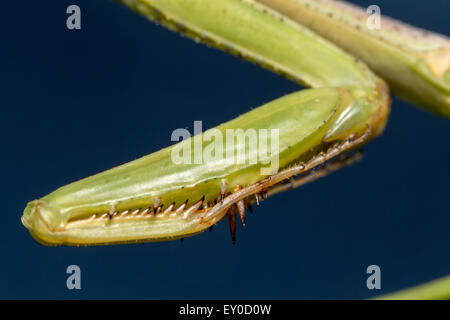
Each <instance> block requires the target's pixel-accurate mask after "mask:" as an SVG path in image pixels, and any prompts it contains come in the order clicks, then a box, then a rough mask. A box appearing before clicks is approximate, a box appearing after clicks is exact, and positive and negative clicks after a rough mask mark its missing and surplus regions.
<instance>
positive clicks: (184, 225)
mask: <svg viewBox="0 0 450 320" xmlns="http://www.w3.org/2000/svg"><path fill="white" fill-rule="evenodd" d="M122 2H124V3H125V4H127V5H129V6H130V7H131V8H133V9H134V10H137V11H138V12H140V13H142V14H143V15H145V16H146V17H148V18H150V19H151V20H154V21H156V22H159V23H161V24H163V25H164V26H166V27H169V28H170V29H173V30H176V31H177V32H180V33H183V34H184V35H186V36H189V37H191V38H193V39H195V40H197V41H199V42H204V43H207V44H209V45H212V46H215V47H218V48H220V49H223V50H227V51H229V52H230V53H233V54H235V55H239V56H241V57H243V58H246V59H248V60H250V61H253V62H255V63H260V64H261V65H262V66H264V67H266V68H268V69H270V70H273V71H275V72H278V73H280V74H283V75H285V76H287V77H289V78H291V79H293V80H296V81H298V82H299V83H302V84H305V85H308V86H310V87H312V88H311V89H306V90H302V91H299V92H296V93H292V94H290V95H287V96H284V97H281V98H279V99H277V100H274V101H272V102H270V103H268V104H265V105H263V106H261V107H259V108H256V109H253V110H251V111H249V112H247V113H245V114H243V115H241V116H239V117H237V118H236V119H233V120H231V121H229V122H226V123H224V124H222V125H220V126H218V127H216V128H213V129H210V130H208V131H205V132H203V133H202V134H199V135H197V136H194V137H192V138H190V139H187V140H184V141H182V142H180V143H178V144H175V145H173V146H170V147H168V148H165V149H162V150H159V151H157V152H154V153H152V154H150V155H147V156H145V157H142V158H140V159H138V160H135V161H132V162H130V163H127V164H124V165H122V166H119V167H116V168H113V169H111V170H108V171H105V172H102V173H99V174H97V175H94V176H91V177H88V178H85V179H82V180H79V181H77V182H74V183H71V184H69V185H66V186H64V187H61V188H59V189H57V190H56V191H54V192H52V193H50V194H49V195H47V196H45V197H43V198H41V199H39V200H34V201H32V202H30V203H29V204H28V206H27V207H26V208H25V211H24V214H23V216H22V222H23V224H24V225H25V226H26V227H27V228H28V229H29V230H30V233H31V234H32V236H33V237H34V238H35V239H36V240H37V241H39V242H41V243H43V244H47V245H59V244H66V245H97V244H117V243H129V242H145V241H163V240H171V239H177V238H184V237H187V236H190V235H193V234H197V233H199V232H201V231H204V230H205V229H207V228H209V227H210V226H212V225H214V224H215V223H217V222H218V221H220V220H221V219H222V218H223V217H225V216H226V215H227V213H228V216H229V217H230V226H231V229H232V230H233V229H234V228H235V212H236V211H237V212H238V213H239V216H240V217H241V219H242V221H243V222H244V221H245V220H244V219H245V212H243V211H245V206H246V205H247V204H249V203H251V202H252V201H255V200H256V201H258V197H259V196H260V195H264V194H266V193H267V192H275V191H276V190H277V189H276V187H280V188H283V187H282V186H283V185H284V184H285V182H286V181H291V180H289V179H292V177H295V176H297V175H299V174H305V172H307V171H310V170H311V169H313V168H315V167H317V166H319V165H320V164H322V163H324V162H326V161H328V160H330V159H332V158H333V157H336V156H338V155H340V154H342V153H344V152H346V151H349V150H352V149H354V148H357V147H358V146H360V145H361V144H363V143H365V142H367V141H368V140H370V139H372V138H374V137H375V136H376V135H378V134H380V133H381V132H382V130H383V128H384V126H385V124H386V119H387V115H388V113H389V105H390V98H389V94H388V88H387V86H386V84H385V83H384V81H383V80H382V79H380V78H378V77H377V76H376V75H374V74H373V73H372V72H371V71H370V70H369V69H368V68H367V67H366V66H365V65H364V64H363V63H362V62H358V61H355V59H354V58H353V57H352V56H350V55H348V54H347V53H345V52H344V51H342V50H341V49H339V48H337V47H336V46H335V45H333V44H331V43H330V42H328V41H327V40H324V39H322V38H321V37H320V36H318V35H316V34H315V33H313V32H312V31H310V30H308V29H306V28H305V27H303V26H301V25H300V24H298V23H297V22H295V21H293V20H290V19H289V18H287V17H285V16H284V15H281V14H279V13H277V12H276V11H274V10H272V9H270V8H268V7H266V6H264V5H262V4H260V3H258V2H256V1H251V0H155V1H150V0H135V1H122ZM230 130H231V131H232V132H240V133H242V135H240V136H238V137H236V140H235V141H236V143H232V144H228V143H226V145H225V144H224V145H218V144H217V143H218V142H220V139H219V138H218V136H227V134H228V133H229V132H230ZM249 130H250V131H251V130H255V131H256V132H263V131H264V130H266V131H264V132H271V133H272V132H275V133H276V135H274V136H272V135H270V137H268V141H267V146H268V148H269V149H270V150H271V152H270V155H268V154H267V155H264V156H263V157H261V150H262V149H263V148H261V146H259V148H256V150H255V148H252V147H251V143H246V141H247V139H251V137H250V135H248V136H247V133H249V132H250V131H249ZM233 139H234V137H233ZM199 141H200V142H203V143H204V144H205V148H202V149H201V150H200V152H199V150H197V149H196V147H195V146H196V142H199ZM227 142H228V141H227ZM267 146H266V147H267ZM272 146H275V147H274V148H271V147H272ZM258 149H259V150H258ZM211 150H214V152H211V153H210V155H212V154H214V156H213V157H211V158H212V159H210V160H208V161H206V162H201V161H200V162H198V163H197V162H195V161H194V163H189V162H183V161H181V162H176V161H175V162H174V157H173V155H174V154H180V153H179V151H183V152H182V153H183V158H184V157H185V156H187V159H198V158H199V157H201V156H205V155H206V152H207V151H211ZM229 154H231V155H235V154H244V155H246V156H248V158H249V159H256V158H258V156H259V159H258V160H257V161H255V162H251V161H246V162H236V161H228V160H229V159H230V158H229V157H228V155H229ZM233 159H234V158H232V160H233ZM269 163H270V165H269ZM274 163H276V166H275V167H272V164H274ZM322 172H325V171H322ZM306 174H307V173H306ZM305 179H307V178H305ZM305 181H306V180H305ZM278 190H281V189H278Z"/></svg>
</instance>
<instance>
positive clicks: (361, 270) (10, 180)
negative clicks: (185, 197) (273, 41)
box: [0, 0, 450, 299]
mask: <svg viewBox="0 0 450 320" xmlns="http://www.w3.org/2000/svg"><path fill="white" fill-rule="evenodd" d="M354 2H356V3H359V4H361V5H364V6H366V7H367V6H368V5H370V4H373V2H372V1H354ZM376 3H377V4H378V5H380V6H381V9H382V13H383V14H386V15H391V16H394V17H396V18H399V19H402V20H404V21H406V22H409V23H413V24H415V25H418V26H420V27H423V28H427V29H430V30H433V31H437V32H440V33H443V34H447V35H449V34H450V26H449V22H448V12H450V2H449V1H448V0H433V1H431V0H429V1H411V0H402V1H400V0H396V1H387V0H386V1H381V0H380V1H377V2H376ZM70 4H77V5H79V6H80V7H81V11H82V30H80V31H70V30H68V29H67V28H66V25H65V24H66V18H67V15H66V13H65V11H66V8H67V6H68V5H70ZM0 30H1V31H0V32H1V34H2V48H1V50H0V61H1V62H0V67H1V71H0V72H1V78H0V81H1V98H0V101H1V110H2V126H1V131H2V132H1V137H2V156H1V160H0V161H1V168H2V176H1V178H2V181H1V184H0V188H1V212H0V214H1V225H0V298H180V299H183V298H193V299H195V298H238V299H240V298H289V299H298V298H366V297H370V296H373V295H374V294H380V293H387V292H391V291H393V290H398V289H401V288H404V287H409V286H412V285H415V284H419V283H422V282H425V281H428V280H431V279H434V278H437V277H440V276H444V275H447V274H449V273H450V252H449V245H450V232H449V231H450V214H449V213H450V212H449V205H448V201H449V198H448V197H449V181H450V169H449V168H450V167H449V163H450V148H449V140H450V122H449V121H448V120H445V119H443V118H439V117H436V116H433V115H431V114H429V113H427V112H424V111H422V110H419V109H417V108H415V107H413V106H411V105H409V104H407V103H404V102H401V101H399V100H397V99H394V101H393V108H392V115H391V117H390V121H389V125H388V127H387V130H386V132H385V133H384V135H383V136H382V137H380V138H378V139H376V140H374V141H373V142H371V143H370V144H369V145H368V146H367V147H366V148H365V151H366V155H365V158H364V160H363V161H362V162H360V163H358V164H356V165H354V166H353V167H351V168H345V169H343V170H341V171H339V172H337V173H335V174H333V175H331V176H329V177H327V178H325V179H322V180H320V181H317V182H315V183H313V184H311V185H308V186H306V187H304V188H302V189H298V190H295V191H291V192H288V193H285V194H282V195H279V196H277V197H274V198H272V199H269V200H267V201H266V202H264V204H263V205H262V206H261V207H258V208H256V212H255V213H254V214H253V216H251V217H250V218H249V219H248V225H247V227H246V228H245V230H242V228H241V227H238V235H237V244H236V245H234V246H233V245H231V241H230V238H229V231H228V224H227V223H224V222H222V223H220V224H219V225H218V226H217V227H216V228H215V230H214V232H212V233H209V232H206V233H203V234H201V235H199V236H196V237H192V238H187V239H185V241H184V242H183V243H181V242H180V241H175V242H163V243H153V244H146V245H142V244H139V245H122V246H106V247H89V248H71V247H57V248H48V247H44V246H41V245H39V244H38V243H37V242H35V241H34V240H33V239H32V238H31V237H30V236H29V234H28V231H27V230H26V229H25V228H24V227H23V226H22V224H21V222H20V216H21V214H22V210H23V208H24V207H25V205H26V203H27V202H28V201H29V200H32V199H35V198H39V197H41V196H44V195H45V194H47V193H49V192H51V191H52V190H54V189H55V188H57V187H59V186H62V185H64V184H67V183H69V182H71V181H74V180H77V179H79V178H83V177H86V176H88V175H91V174H94V173H97V172H99V171H102V170H105V169H108V168H110V167H113V166H116V165H119V164H122V163H124V162H127V161H130V160H133V159H135V158H138V157H140V156H143V155H145V154H148V153H151V152H153V151H156V150H158V149H160V148H162V147H165V146H167V145H169V144H171V142H170V135H171V133H172V131H173V130H174V129H175V128H180V127H189V128H191V127H192V125H193V121H194V120H203V126H204V128H210V127H213V126H215V125H218V124H219V123H221V122H224V121H226V120H229V119H232V118H234V117H236V116H237V115H239V114H241V113H243V112H246V111H247V110H249V109H250V108H252V107H256V106H259V105H261V104H262V103H264V102H268V101H270V100H272V99H275V98H277V97H279V96H281V95H284V94H287V93H290V92H293V91H296V90H298V89H299V88H298V87H297V86H296V85H295V84H293V83H291V82H289V81H288V80H286V79H283V78H281V77H279V76H277V75H275V74H272V73H271V72H269V71H266V70H263V69H260V68H259V67H257V66H255V65H252V64H250V63H247V62H245V61H241V60H239V59H237V58H235V57H232V56H228V55H227V54H225V53H222V52H220V51H217V50H213V49H208V48H206V47H205V46H202V45H197V44H195V43H194V42H193V41H191V40H188V39H185V38H181V37H180V36H179V35H177V34H175V33H172V32H169V31H167V30H166V29H164V28H161V27H157V26H155V25H153V24H152V23H150V22H148V21H147V20H145V19H144V18H142V17H140V16H138V15H136V14H135V13H133V12H131V11H129V10H128V9H127V8H125V7H122V6H121V5H118V4H116V3H113V2H111V1H107V0H95V1H92V0H89V1H88V0H71V1H61V0H58V1H48V0H47V1H29V2H27V4H26V5H25V4H24V3H23V2H16V3H14V1H7V2H5V3H3V4H2V10H1V19H0ZM71 264H77V265H79V266H80V267H81V270H82V290H80V291H76V290H75V291H69V290H67V289H66V277H67V275H66V273H65V271H66V267H67V266H68V265H71ZM371 264H377V265H379V266H380V267H381V271H382V290H381V291H378V292H373V291H369V290H368V289H367V288H366V284H365V281H366V277H367V275H366V273H365V271H366V267H367V266H368V265H371Z"/></svg>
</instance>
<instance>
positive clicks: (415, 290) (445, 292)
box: [376, 276, 450, 300]
mask: <svg viewBox="0 0 450 320" xmlns="http://www.w3.org/2000/svg"><path fill="white" fill-rule="evenodd" d="M376 299H378V300H449V299H450V276H446V277H443V278H440V279H437V280H434V281H431V282H428V283H425V284H422V285H419V286H416V287H412V288H408V289H404V290H401V291H398V292H394V293H391V294H387V295H383V296H379V297H376Z"/></svg>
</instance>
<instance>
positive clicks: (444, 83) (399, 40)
mask: <svg viewBox="0 0 450 320" xmlns="http://www.w3.org/2000/svg"><path fill="white" fill-rule="evenodd" d="M257 2H260V3H262V4H265V5H267V6H268V7H270V8H272V9H274V10H277V11H278V12H280V13H281V14H283V15H285V16H287V17H289V18H291V19H293V20H295V21H297V22H299V23H300V24H302V25H304V26H306V27H308V28H310V29H311V30H314V31H315V32H317V33H318V34H320V35H321V36H323V37H324V38H326V39H328V40H330V41H333V42H334V43H336V44H337V45H338V46H339V47H341V48H343V49H345V50H347V51H348V52H349V53H351V54H352V55H353V56H355V57H358V58H360V59H362V60H363V61H364V62H365V63H367V64H368V66H369V67H370V68H371V69H372V70H374V71H375V72H376V73H377V74H378V75H380V76H381V77H382V78H383V79H385V80H386V81H387V82H388V83H389V85H390V86H391V88H392V90H393V91H394V92H395V93H396V94H398V95H399V96H400V97H402V98H404V99H406V100H408V101H410V102H412V103H416V104H418V105H420V106H422V107H424V108H426V109H428V110H429V111H432V112H434V113H436V114H439V115H442V116H445V117H447V118H450V39H449V38H448V37H446V36H443V35H438V34H434V33H431V32H428V31H425V30H421V29H419V28H415V27H412V26H409V25H406V24H404V23H402V22H399V21H396V20H393V19H391V18H388V17H384V16H383V17H382V18H381V20H380V25H379V27H376V26H373V25H371V21H370V14H368V13H367V12H366V11H364V10H363V9H362V8H359V7H356V6H354V5H350V4H347V3H344V2H342V1H330V0H257Z"/></svg>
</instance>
